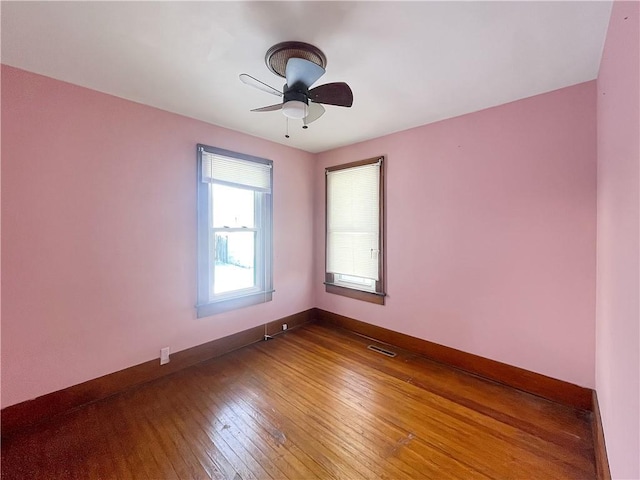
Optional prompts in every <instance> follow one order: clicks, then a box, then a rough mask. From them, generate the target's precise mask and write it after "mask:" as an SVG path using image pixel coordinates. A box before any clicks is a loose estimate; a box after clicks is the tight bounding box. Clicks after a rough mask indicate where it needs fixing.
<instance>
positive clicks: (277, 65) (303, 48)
mask: <svg viewBox="0 0 640 480" xmlns="http://www.w3.org/2000/svg"><path fill="white" fill-rule="evenodd" d="M290 58H302V59H304V60H308V61H310V62H313V63H315V64H316V65H319V66H321V67H322V68H325V67H326V65H327V57H326V56H325V55H324V53H322V50H320V49H319V48H318V47H315V46H313V45H310V44H308V43H304V42H281V43H278V44H276V45H274V46H273V47H271V48H270V49H269V50H267V54H266V55H265V57H264V61H265V63H266V64H267V67H268V68H269V70H271V71H272V72H273V73H275V74H276V75H278V76H280V77H282V78H286V74H285V72H286V69H287V61H289V59H290Z"/></svg>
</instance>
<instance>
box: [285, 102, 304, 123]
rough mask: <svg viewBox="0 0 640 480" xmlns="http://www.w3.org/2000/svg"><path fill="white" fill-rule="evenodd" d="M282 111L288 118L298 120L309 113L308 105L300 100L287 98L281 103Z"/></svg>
mask: <svg viewBox="0 0 640 480" xmlns="http://www.w3.org/2000/svg"><path fill="white" fill-rule="evenodd" d="M282 113H284V114H285V116H287V117H289V118H293V119H295V120H300V119H302V118H304V117H306V116H307V115H308V114H309V106H308V105H307V104H306V103H304V102H301V101H300V100H289V101H288V102H285V103H284V105H282Z"/></svg>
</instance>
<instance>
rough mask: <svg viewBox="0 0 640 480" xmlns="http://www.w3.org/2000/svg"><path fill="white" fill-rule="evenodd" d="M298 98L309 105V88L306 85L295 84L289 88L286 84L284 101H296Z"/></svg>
mask: <svg viewBox="0 0 640 480" xmlns="http://www.w3.org/2000/svg"><path fill="white" fill-rule="evenodd" d="M296 100H297V101H298V102H304V103H306V104H307V105H309V92H308V90H307V89H306V88H305V87H304V85H294V86H293V87H291V88H287V86H286V85H285V86H284V94H283V102H282V103H287V102H290V101H296Z"/></svg>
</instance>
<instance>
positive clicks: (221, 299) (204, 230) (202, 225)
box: [196, 144, 274, 318]
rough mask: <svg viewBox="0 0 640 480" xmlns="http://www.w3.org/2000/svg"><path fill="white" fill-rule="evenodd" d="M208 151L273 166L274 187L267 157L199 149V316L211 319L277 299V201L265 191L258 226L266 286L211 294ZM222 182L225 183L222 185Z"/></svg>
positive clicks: (214, 148)
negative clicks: (205, 155) (205, 176)
mask: <svg viewBox="0 0 640 480" xmlns="http://www.w3.org/2000/svg"><path fill="white" fill-rule="evenodd" d="M204 152H207V153H210V154H213V155H217V156H222V157H227V158H231V159H239V160H244V161H249V162H256V163H261V164H264V165H269V170H270V172H269V174H270V179H269V183H270V186H272V185H273V168H272V167H273V162H272V161H271V160H266V159H264V158H259V157H254V156H251V155H245V154H242V153H237V152H232V151H229V150H224V149H221V148H216V147H210V146H207V145H201V144H198V146H197V159H198V162H197V167H198V168H197V170H198V174H197V209H198V211H197V223H198V237H197V240H198V247H197V255H198V258H197V261H198V269H197V270H198V278H197V281H198V291H197V303H196V311H197V317H198V318H202V317H207V316H210V315H215V314H217V313H222V312H227V311H230V310H235V309H238V308H243V307H248V306H251V305H258V304H260V303H265V302H269V301H271V300H272V297H273V292H274V290H273V268H272V265H273V248H272V245H273V209H272V205H273V201H272V195H273V194H272V192H271V190H272V189H270V191H269V192H268V193H265V192H263V194H262V195H261V196H260V197H261V198H262V199H263V200H262V201H260V202H259V203H260V204H259V205H257V208H258V209H259V210H260V211H261V215H257V216H256V217H257V218H256V221H258V222H262V221H264V224H259V225H256V227H255V228H256V229H258V230H259V231H260V232H262V235H258V237H259V238H258V242H259V244H258V246H257V247H256V248H259V249H260V250H261V251H262V256H261V261H260V262H258V263H259V264H258V263H257V264H256V269H257V270H258V271H259V272H260V273H259V275H260V278H262V285H260V286H257V287H250V288H247V289H242V290H235V291H232V292H225V293H223V294H218V295H216V296H215V297H212V295H211V291H212V287H213V283H212V282H213V270H214V269H213V267H212V266H213V261H212V258H211V255H212V252H213V249H212V248H211V242H212V241H213V231H214V229H213V226H212V225H211V213H210V208H211V207H210V203H209V198H210V197H209V195H210V194H209V189H210V184H209V183H208V182H204V181H203V173H202V171H203V169H202V157H203V153H204ZM221 183H222V182H221Z"/></svg>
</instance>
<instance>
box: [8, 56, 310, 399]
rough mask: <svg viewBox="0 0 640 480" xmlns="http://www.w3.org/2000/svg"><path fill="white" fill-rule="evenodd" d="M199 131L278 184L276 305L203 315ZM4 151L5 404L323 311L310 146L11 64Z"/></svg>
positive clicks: (205, 140)
mask: <svg viewBox="0 0 640 480" xmlns="http://www.w3.org/2000/svg"><path fill="white" fill-rule="evenodd" d="M198 142H201V143H206V144H209V145H214V146H217V147H222V148H226V149H230V150H236V151H240V152H243V153H247V154H251V155H257V156H262V157H266V158H269V159H272V160H273V161H274V190H275V194H274V223H275V231H274V260H275V261H274V285H275V289H276V293H275V294H274V300H273V301H272V302H270V303H267V304H263V305H258V306H254V307H249V308H245V309H241V310H237V311H234V312H230V313H226V314H220V315H216V316H212V317H208V318H203V319H196V316H195V310H194V304H195V302H196V284H195V282H196V258H195V251H196V249H195V246H196V215H195V211H196V205H195V200H196V193H195V188H196V158H195V146H196V143H198ZM2 160H3V164H2V232H3V238H2V261H3V264H2V267H3V268H2V296H3V302H2V406H3V407H5V406H8V405H12V404H14V403H17V402H21V401H24V400H27V399H29V398H33V397H36V396H39V395H43V394H45V393H48V392H51V391H55V390H58V389H61V388H64V387H68V386H70V385H73V384H77V383H80V382H82V381H85V380H88V379H91V378H94V377H98V376H100V375H104V374H107V373H110V372H113V371H117V370H120V369H123V368H126V367H129V366H131V365H135V364H138V363H141V362H144V361H147V360H150V359H154V358H158V357H159V349H160V348H161V347H163V346H166V345H170V346H171V349H172V351H179V350H182V349H185V348H188V347H191V346H194V345H198V344H201V343H204V342H207V341H209V340H212V339H215V338H219V337H222V336H225V335H229V334H231V333H234V332H237V331H240V330H244V329H246V328H250V327H253V326H255V325H258V324H262V323H264V322H267V321H270V320H273V319H276V318H280V317H283V316H286V315H289V314H292V313H296V312H300V311H302V310H306V309H308V308H311V307H313V292H312V287H311V280H312V279H311V276H310V274H309V272H310V271H311V270H312V268H313V260H312V256H313V252H312V250H311V249H310V248H309V245H311V244H312V243H313V194H312V191H311V187H312V185H313V174H314V172H313V160H314V156H313V155H311V154H309V153H305V152H302V151H299V150H295V149H291V148H288V147H284V146H281V145H277V144H274V143H271V142H268V141H265V140H261V139H258V138H254V137H250V136H247V135H244V134H240V133H237V132H233V131H230V130H226V129H223V128H219V127H215V126H212V125H208V124H205V123H202V122H199V121H195V120H191V119H188V118H185V117H181V116H179V115H174V114H171V113H167V112H164V111H160V110H157V109H154V108H150V107H147V106H143V105H140V104H136V103H132V102H129V101H126V100H122V99H119V98H116V97H112V96H109V95H105V94H101V93H98V92H95V91H92V90H88V89H85V88H80V87H77V86H73V85H70V84H67V83H62V82H59V81H56V80H52V79H50V78H46V77H42V76H39V75H35V74H32V73H28V72H25V71H22V70H17V69H14V68H11V67H7V66H2ZM291 232H295V235H292V234H291Z"/></svg>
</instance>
